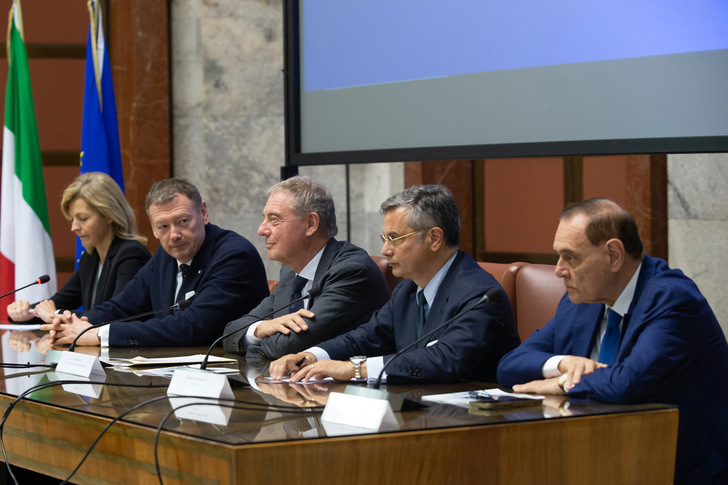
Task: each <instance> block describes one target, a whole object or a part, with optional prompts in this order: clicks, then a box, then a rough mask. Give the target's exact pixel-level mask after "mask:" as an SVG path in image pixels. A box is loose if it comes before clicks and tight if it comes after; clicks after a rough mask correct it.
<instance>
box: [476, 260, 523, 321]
mask: <svg viewBox="0 0 728 485" xmlns="http://www.w3.org/2000/svg"><path fill="white" fill-rule="evenodd" d="M478 264H479V265H480V267H481V268H483V269H484V270H486V271H487V272H488V273H490V274H491V275H492V276H493V277H494V278H495V279H496V280H497V281H498V283H500V284H501V286H502V287H503V289H504V290H505V292H506V295H507V296H508V301H509V302H510V303H511V310H513V320H514V321H515V322H516V324H518V311H517V310H518V309H517V306H516V274H518V271H519V270H520V269H521V267H523V266H524V265H525V264H526V263H488V262H479V263H478Z"/></svg>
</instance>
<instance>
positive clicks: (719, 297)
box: [667, 153, 728, 335]
mask: <svg viewBox="0 0 728 485" xmlns="http://www.w3.org/2000/svg"><path fill="white" fill-rule="evenodd" d="M667 175H668V250H669V256H668V258H669V262H670V266H671V267H674V268H680V269H682V270H683V271H684V272H685V274H687V275H688V276H689V277H691V278H692V279H693V280H695V282H696V283H697V285H698V287H699V288H700V290H701V291H702V292H703V294H704V295H705V297H706V298H707V299H708V302H709V303H710V305H711V307H713V311H714V312H715V314H716V316H717V317H718V321H719V322H720V323H721V326H722V327H723V332H724V333H725V334H726V335H728V301H726V298H725V297H726V288H728V271H726V268H728V251H726V246H724V244H726V241H728V154H726V153H719V154H696V155H670V156H669V157H668V159H667ZM721 241H723V242H721Z"/></svg>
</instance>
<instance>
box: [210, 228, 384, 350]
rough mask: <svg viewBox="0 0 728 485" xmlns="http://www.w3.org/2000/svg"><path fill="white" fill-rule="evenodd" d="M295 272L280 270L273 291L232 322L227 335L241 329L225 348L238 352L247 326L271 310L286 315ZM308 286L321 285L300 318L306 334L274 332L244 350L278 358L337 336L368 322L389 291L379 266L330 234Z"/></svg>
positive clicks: (225, 342)
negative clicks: (308, 313)
mask: <svg viewBox="0 0 728 485" xmlns="http://www.w3.org/2000/svg"><path fill="white" fill-rule="evenodd" d="M295 278H296V273H294V272H293V270H292V269H291V268H290V267H288V266H284V267H283V268H282V269H281V275H280V282H279V284H278V286H277V287H276V289H275V290H274V291H273V293H272V294H271V295H270V296H269V297H268V298H266V299H264V300H263V301H262V302H260V305H258V306H257V307H256V308H255V309H254V310H253V311H251V312H250V313H249V314H247V315H245V316H244V317H242V318H239V319H237V320H235V321H232V322H230V323H229V324H228V325H227V327H225V333H229V332H232V331H233V330H234V329H236V328H239V329H240V332H238V333H235V334H233V335H232V336H230V337H228V338H226V339H225V340H224V342H223V343H224V347H225V350H227V351H229V352H242V351H243V348H244V345H243V343H244V340H245V332H246V331H247V329H248V327H249V326H250V325H251V324H253V323H255V322H257V321H259V320H260V319H261V318H263V317H265V316H266V315H269V314H270V313H271V312H272V311H273V310H274V309H277V308H283V309H282V310H280V311H279V312H276V313H275V315H274V316H273V317H268V318H275V317H280V316H282V315H286V314H288V313H289V311H288V303H289V302H290V300H291V289H292V287H293V281H294V280H295ZM312 287H319V288H321V294H320V295H319V296H318V297H317V298H313V299H312V300H311V301H310V302H309V306H308V308H309V310H311V311H312V312H313V313H314V315H315V316H314V318H312V319H308V318H304V320H306V322H307V323H308V330H306V331H305V332H300V333H296V332H291V333H290V334H288V335H285V334H282V333H276V334H273V335H270V336H269V337H266V338H264V339H263V341H262V342H260V345H259V346H253V347H252V348H249V349H248V354H249V356H251V357H255V355H250V354H253V353H255V352H256V351H259V352H260V353H261V354H262V355H261V356H260V357H264V358H269V359H277V358H279V357H282V356H283V355H286V354H291V353H296V352H300V351H301V350H304V349H307V348H309V347H311V346H313V345H316V344H318V343H319V342H321V341H323V340H328V339H330V338H333V337H336V336H337V335H341V334H342V333H344V332H347V331H349V330H351V329H353V328H356V327H358V326H359V325H360V324H362V323H364V322H366V321H368V320H369V318H370V317H371V316H372V313H374V311H375V310H378V309H379V308H381V307H382V305H384V303H386V301H387V300H388V299H389V289H388V288H387V284H386V282H385V281H384V276H382V272H381V271H380V269H379V267H377V265H376V264H375V263H374V261H372V258H371V257H369V255H368V254H367V252H366V251H364V250H363V249H361V248H358V247H356V246H354V245H353V244H351V243H348V242H345V241H344V242H339V241H337V240H336V239H334V238H331V240H329V242H328V243H327V244H326V247H325V248H324V252H323V254H322V255H321V260H320V261H319V265H318V268H316V275H315V277H314V279H313V284H312Z"/></svg>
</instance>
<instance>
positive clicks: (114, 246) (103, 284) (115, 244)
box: [84, 237, 121, 309]
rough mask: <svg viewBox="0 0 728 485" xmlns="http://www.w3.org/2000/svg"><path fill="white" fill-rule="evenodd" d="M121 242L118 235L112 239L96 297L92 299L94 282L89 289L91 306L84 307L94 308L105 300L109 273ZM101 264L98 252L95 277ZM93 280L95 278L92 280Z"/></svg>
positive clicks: (95, 261)
mask: <svg viewBox="0 0 728 485" xmlns="http://www.w3.org/2000/svg"><path fill="white" fill-rule="evenodd" d="M119 244H121V240H120V239H119V238H117V237H114V239H112V240H111V244H110V245H109V251H108V252H107V253H106V260H105V261H104V266H103V267H102V268H101V275H99V283H98V285H96V298H94V301H91V293H92V291H91V290H92V288H93V284H92V286H91V289H89V290H90V291H89V296H88V299H89V305H90V306H84V308H89V309H90V308H93V307H95V306H96V305H98V304H99V303H101V302H102V301H103V300H104V295H106V294H107V286H108V285H109V274H110V273H111V267H112V266H113V264H114V257H115V256H116V251H117V250H118V249H119ZM100 264H101V260H100V259H99V257H98V254H96V258H95V260H94V269H93V273H92V274H93V278H96V273H97V272H98V270H99V265H100ZM92 281H93V280H92ZM112 294H113V291H111V292H109V297H111V295H112Z"/></svg>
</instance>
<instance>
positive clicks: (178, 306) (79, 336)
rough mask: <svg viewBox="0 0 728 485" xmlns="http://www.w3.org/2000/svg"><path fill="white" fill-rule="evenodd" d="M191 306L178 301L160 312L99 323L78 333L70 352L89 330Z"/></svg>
mask: <svg viewBox="0 0 728 485" xmlns="http://www.w3.org/2000/svg"><path fill="white" fill-rule="evenodd" d="M190 304H191V302H190V300H182V301H178V302H177V303H175V304H174V305H172V306H169V307H166V308H160V309H159V310H151V311H148V312H144V313H140V314H138V315H132V316H130V317H124V318H119V319H118V320H112V321H110V322H102V323H97V324H94V325H91V326H90V327H86V328H84V329H83V330H81V331H80V332H79V333H78V335H76V338H75V339H73V342H71V346H70V347H68V351H69V352H73V351H74V350H75V349H76V342H77V341H78V339H79V338H81V335H83V334H85V333H86V332H88V331H89V330H91V329H93V328H99V327H105V326H106V325H111V324H112V323H120V322H128V321H129V320H136V319H137V318H141V317H146V316H149V315H154V314H155V313H160V312H168V311H170V310H184V309H185V308H187V307H188V306H190Z"/></svg>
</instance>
